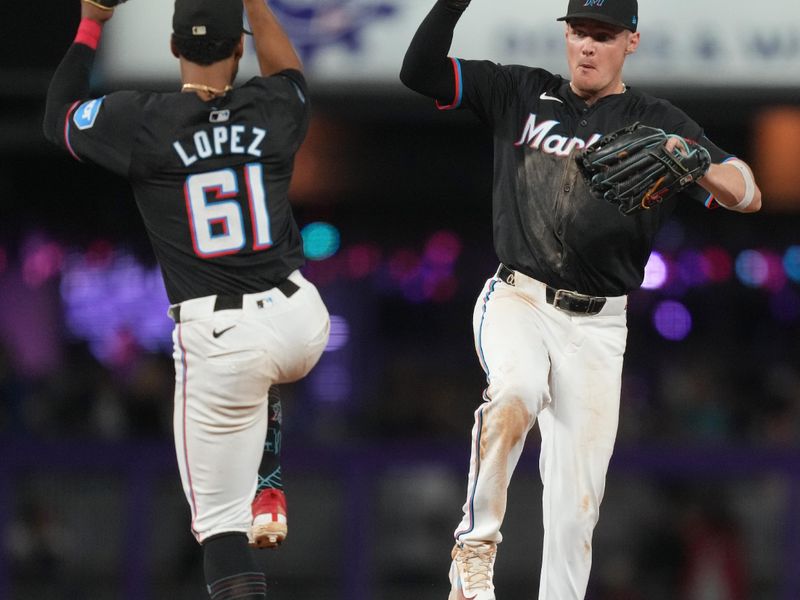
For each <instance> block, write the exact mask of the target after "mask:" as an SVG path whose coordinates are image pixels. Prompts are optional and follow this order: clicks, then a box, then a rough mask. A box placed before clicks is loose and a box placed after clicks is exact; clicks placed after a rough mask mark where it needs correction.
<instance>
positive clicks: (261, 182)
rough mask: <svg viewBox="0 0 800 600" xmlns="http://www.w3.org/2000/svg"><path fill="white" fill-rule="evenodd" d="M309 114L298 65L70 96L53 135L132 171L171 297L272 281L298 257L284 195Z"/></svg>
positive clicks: (234, 290) (90, 156)
mask: <svg viewBox="0 0 800 600" xmlns="http://www.w3.org/2000/svg"><path fill="white" fill-rule="evenodd" d="M308 121H309V103H308V100H307V96H306V82H305V79H304V77H303V75H302V74H301V73H300V72H299V71H294V70H287V71H283V72H281V73H278V74H277V75H274V76H271V77H255V78H253V79H251V80H250V81H248V82H247V83H245V84H244V85H242V86H240V87H236V88H234V89H233V90H232V91H230V92H228V93H227V94H226V95H224V96H222V97H219V98H215V99H213V100H211V101H209V102H204V101H203V100H202V99H201V98H200V97H198V95H197V94H195V93H180V92H175V93H153V92H134V91H122V92H115V93H112V94H109V95H107V96H104V97H102V98H96V99H90V100H85V101H77V102H75V103H74V104H73V105H72V106H71V107H70V108H69V109H68V110H67V111H66V114H65V118H64V121H63V124H62V126H63V136H62V138H61V139H60V140H59V141H60V142H61V143H62V144H63V145H65V146H66V148H67V149H68V150H69V151H70V152H71V153H72V154H73V155H74V156H75V157H76V158H78V159H79V160H87V161H90V162H93V163H96V164H98V165H100V166H102V167H105V168H107V169H109V170H111V171H113V172H115V173H117V174H119V175H122V176H124V177H126V178H127V179H129V180H130V182H131V185H132V187H133V192H134V196H135V198H136V203H137V205H138V208H139V211H140V213H141V215H142V218H143V220H144V223H145V226H146V229H147V233H148V235H149V237H150V240H151V242H152V245H153V249H154V251H155V254H156V258H157V259H158V262H159V264H160V266H161V269H162V272H163V275H164V281H165V284H166V288H167V295H168V296H169V299H170V301H171V302H172V303H178V302H181V301H183V300H186V299H189V298H196V297H200V296H208V295H211V294H241V293H250V292H257V291H260V290H264V289H268V288H270V287H272V286H273V285H275V284H276V283H278V282H280V281H281V280H283V279H285V278H286V276H287V275H289V273H291V272H292V271H294V270H295V269H297V268H298V267H300V266H301V265H302V264H303V263H304V256H303V247H302V238H301V236H300V233H299V231H298V228H297V225H296V223H295V220H294V218H293V216H292V212H291V207H290V205H289V201H288V198H287V193H288V189H289V182H290V179H291V176H292V170H293V165H294V156H295V153H296V152H297V150H298V148H299V147H300V143H301V142H302V140H303V138H304V137H305V134H306V131H307V128H308Z"/></svg>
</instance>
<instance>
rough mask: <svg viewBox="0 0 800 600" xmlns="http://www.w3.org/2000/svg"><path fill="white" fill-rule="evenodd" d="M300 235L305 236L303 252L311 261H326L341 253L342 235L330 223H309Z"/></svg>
mask: <svg viewBox="0 0 800 600" xmlns="http://www.w3.org/2000/svg"><path fill="white" fill-rule="evenodd" d="M300 233H301V235H302V236H303V252H305V255H306V258H308V259H309V260H325V259H326V258H330V257H331V256H333V255H334V254H336V253H337V252H338V251H339V246H340V244H341V235H340V234H339V230H338V229H336V227H334V226H333V225H331V224H330V223H324V222H322V221H317V222H315V223H309V224H308V225H306V226H305V227H303V229H302V231H301V232H300Z"/></svg>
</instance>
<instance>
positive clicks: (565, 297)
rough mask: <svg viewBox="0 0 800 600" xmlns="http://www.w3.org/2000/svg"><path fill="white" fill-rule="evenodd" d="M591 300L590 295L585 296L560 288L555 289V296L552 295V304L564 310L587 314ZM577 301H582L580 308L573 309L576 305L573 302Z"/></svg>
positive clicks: (590, 306) (590, 307)
mask: <svg viewBox="0 0 800 600" xmlns="http://www.w3.org/2000/svg"><path fill="white" fill-rule="evenodd" d="M592 300H593V297H592V296H587V295H584V294H581V293H579V292H573V291H572V290H564V289H561V290H556V293H555V296H553V306H555V307H556V308H557V309H559V310H563V311H566V312H571V313H574V314H582V315H588V314H590V311H591V310H592V304H593V302H592ZM577 302H582V303H583V309H582V310H575V308H576V307H575V306H574V304H575V303H577Z"/></svg>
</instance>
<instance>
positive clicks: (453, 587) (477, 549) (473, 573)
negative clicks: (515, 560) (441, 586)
mask: <svg viewBox="0 0 800 600" xmlns="http://www.w3.org/2000/svg"><path fill="white" fill-rule="evenodd" d="M450 555H451V556H452V557H453V562H452V564H451V565H450V596H448V600H495V597H494V583H493V581H492V579H493V577H494V558H495V556H496V555H497V544H495V543H494V542H465V543H464V544H461V545H459V544H456V545H455V546H453V551H452V552H451V554H450Z"/></svg>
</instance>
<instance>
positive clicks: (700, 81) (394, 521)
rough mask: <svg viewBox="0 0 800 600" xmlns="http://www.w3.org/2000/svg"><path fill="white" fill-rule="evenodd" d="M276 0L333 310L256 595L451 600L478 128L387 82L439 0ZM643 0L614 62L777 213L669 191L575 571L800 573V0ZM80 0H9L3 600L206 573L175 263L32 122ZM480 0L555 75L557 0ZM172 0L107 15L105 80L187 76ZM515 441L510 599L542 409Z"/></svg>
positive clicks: (102, 594) (160, 586)
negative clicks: (182, 465)
mask: <svg viewBox="0 0 800 600" xmlns="http://www.w3.org/2000/svg"><path fill="white" fill-rule="evenodd" d="M272 4H273V6H274V9H275V10H276V11H277V12H278V14H279V15H280V16H281V18H282V19H283V20H284V22H285V23H286V25H287V27H288V28H289V29H290V32H291V34H292V36H293V38H294V40H295V42H296V44H297V45H298V47H299V48H300V49H301V51H302V53H303V57H304V59H305V62H306V65H307V73H308V77H309V80H310V83H311V86H312V90H313V91H314V96H313V101H314V107H315V108H314V119H313V123H312V127H311V130H310V133H309V136H308V140H307V142H306V144H305V146H304V147H303V150H302V151H301V153H300V156H299V157H298V163H297V170H296V177H295V182H294V187H293V201H294V203H295V205H296V210H297V213H296V214H297V217H298V220H299V223H300V225H301V227H303V233H304V239H305V244H306V251H307V254H308V257H309V259H310V260H309V263H308V266H307V268H306V269H305V273H306V275H307V276H308V277H309V278H310V279H312V280H313V281H314V282H315V283H316V284H317V285H318V286H319V288H320V290H321V292H322V294H323V297H324V298H325V300H326V302H327V304H328V306H329V308H330V311H331V313H332V315H333V333H332V337H331V344H330V347H329V348H328V351H327V352H326V353H325V355H324V356H323V359H322V361H321V363H320V364H319V366H318V367H317V368H316V370H315V371H314V372H313V374H312V375H311V376H310V377H309V378H308V379H307V380H306V381H304V382H302V383H301V384H298V385H296V386H291V387H287V388H286V389H284V415H285V421H284V429H283V441H284V474H285V477H284V479H285V481H286V487H287V493H288V497H289V516H290V524H291V527H290V534H289V537H288V539H287V542H286V543H285V545H284V547H283V548H282V549H281V550H280V551H278V552H268V551H264V552H262V553H260V554H259V558H260V560H263V562H264V565H265V568H266V569H267V572H268V577H269V580H270V581H271V586H272V587H271V594H270V598H272V599H274V600H283V599H289V598H291V599H292V600H305V599H314V600H319V599H326V600H327V599H331V600H393V599H399V598H408V597H414V598H417V599H418V600H428V599H430V600H433V599H441V598H444V597H445V596H446V593H447V587H448V586H447V575H446V573H447V568H448V564H449V551H450V547H451V537H450V536H451V531H452V528H453V527H454V526H455V524H456V522H457V520H458V518H459V515H460V512H459V509H460V505H461V502H462V498H463V496H464V493H465V475H466V468H467V460H468V450H469V449H468V444H469V438H468V432H469V429H470V427H471V423H472V412H473V410H474V408H475V406H476V404H477V403H478V402H479V400H480V394H481V390H482V385H483V377H482V373H481V371H480V368H479V366H478V363H477V361H476V359H475V357H474V351H473V344H472V338H471V330H470V327H471V325H470V323H471V311H472V306H473V303H474V300H475V297H476V294H477V293H478V292H479V290H480V287H481V284H482V282H483V281H484V279H485V278H486V277H488V276H489V275H490V274H491V273H492V272H493V270H494V269H495V268H496V259H495V258H494V255H493V252H492V244H491V225H490V181H491V147H490V141H489V137H488V135H487V134H486V133H485V132H484V131H483V130H482V129H481V128H480V127H479V126H478V124H477V122H476V120H475V119H473V118H471V117H470V116H469V115H466V114H447V115H440V114H437V113H436V111H435V110H434V109H433V107H432V106H431V104H430V103H429V102H428V101H426V100H425V99H423V98H420V97H417V96H415V95H413V94H412V93H410V92H408V91H407V90H405V89H403V88H402V87H401V86H400V84H399V82H398V81H397V72H398V70H399V65H400V62H401V60H402V55H403V53H404V50H405V47H406V46H407V43H408V41H409V40H410V37H411V35H412V34H413V31H414V29H415V28H416V25H417V24H418V23H419V21H420V20H421V19H422V18H423V16H424V14H425V13H426V11H427V8H428V6H429V5H430V4H431V0H316V1H315V0H273V1H272ZM640 4H641V8H640V15H641V23H642V26H641V31H642V36H643V38H642V40H643V41H642V48H641V50H640V52H639V55H637V56H635V57H633V58H632V59H631V60H629V66H628V67H627V68H626V81H627V83H629V84H631V85H634V86H639V87H642V88H644V89H647V90H648V91H651V92H654V93H656V94H658V95H661V96H663V97H666V98H668V99H670V100H672V101H673V102H674V103H675V104H677V105H678V106H680V107H681V108H683V109H684V110H686V111H687V112H688V113H689V114H690V115H692V116H693V117H694V118H695V119H696V120H698V121H699V122H700V123H701V124H703V125H704V126H705V128H706V131H707V133H708V135H709V136H710V137H711V138H712V139H713V140H715V141H716V142H717V143H718V144H719V145H720V146H722V147H723V148H725V149H727V150H729V151H731V152H733V153H735V154H737V155H739V156H741V157H742V158H744V159H745V160H747V161H749V162H750V163H751V164H752V165H754V167H755V168H756V174H757V178H758V180H759V183H760V185H761V188H762V190H763V192H764V206H765V208H764V210H763V211H762V212H761V213H759V214H757V215H755V216H741V215H735V214H731V213H729V212H726V211H722V210H718V211H714V212H709V211H706V210H705V209H703V208H702V207H700V206H690V205H684V206H681V207H680V209H679V210H678V212H677V215H676V216H675V217H674V218H673V220H672V221H671V223H670V224H669V225H668V226H667V227H666V228H665V229H664V231H663V234H662V235H661V236H660V237H659V239H658V242H657V244H656V249H655V252H654V253H653V255H652V258H651V261H650V264H649V265H648V269H647V277H646V280H645V284H644V286H643V289H642V290H641V291H639V292H637V293H635V294H633V295H632V296H631V299H630V313H629V327H630V337H629V343H628V351H627V359H626V367H625V375H624V390H623V401H622V415H621V426H620V434H619V439H618V443H617V451H616V454H615V458H614V460H613V462H612V466H611V472H610V475H609V483H608V488H607V494H606V500H605V502H604V505H603V511H602V518H601V520H600V525H599V527H598V530H597V533H596V539H595V559H594V561H595V562H594V569H593V575H592V580H591V584H590V591H589V596H588V598H590V600H640V599H641V600H644V599H647V600H660V599H664V600H675V599H679V600H744V599H755V600H761V599H765V600H769V599H776V600H797V599H798V598H800V569H798V568H797V565H798V564H800V510H798V506H800V348H799V347H798V345H799V342H798V340H800V233H798V232H800V167H799V166H798V165H800V144H798V141H797V140H798V139H800V18H798V17H800V13H798V8H797V4H796V3H795V2H794V1H793V0H764V1H762V2H759V3H748V4H741V5H739V4H738V3H737V4H736V5H734V4H732V3H730V2H725V1H723V0H704V1H703V2H702V3H698V2H691V1H690V0H671V1H670V2H668V3H666V2H654V1H651V0H643V1H642V2H641V3H640ZM77 5H78V2H77V0H75V1H74V2H73V1H72V0H70V2H59V3H54V2H48V3H45V4H44V5H43V4H41V3H39V4H36V3H28V4H25V3H23V4H19V3H17V4H14V5H8V6H4V13H12V12H13V20H12V19H11V17H12V15H11V14H8V17H9V18H8V19H6V20H5V22H6V23H12V22H13V23H17V24H21V25H20V26H19V28H17V29H16V31H14V32H12V31H11V29H12V28H13V27H9V28H8V33H7V35H4V36H2V39H0V46H2V50H3V51H2V52H0V74H2V81H3V82H4V85H3V86H2V87H1V88H0V101H2V111H0V157H1V159H0V177H1V178H2V183H3V187H4V190H5V192H4V193H3V198H2V206H3V209H2V220H0V297H1V298H2V310H1V311H0V398H2V400H1V401H0V434H2V435H1V436H0V549H1V552H0V598H8V599H13V600H39V599H44V598H48V599H69V600H83V599H91V600H106V599H109V600H110V599H115V600H151V599H152V600H156V599H158V600H162V599H163V600H167V599H169V600H182V599H197V598H203V597H205V592H204V590H203V589H202V585H201V582H202V575H201V570H200V566H201V565H200V562H199V559H200V553H199V552H198V550H197V548H196V547H195V546H194V542H193V540H192V538H191V536H190V535H189V532H188V520H189V518H188V510H187V508H186V506H185V502H184V500H183V497H182V493H181V491H180V484H179V480H178V475H177V469H176V464H175V460H174V457H173V450H172V443H171V404H172V386H173V377H174V375H173V371H172V362H171V357H170V352H171V349H170V331H171V321H169V319H168V318H167V316H166V308H167V301H166V297H165V294H164V291H163V286H162V284H161V279H160V274H159V272H158V269H157V267H156V265H155V264H154V261H153V257H152V254H151V251H150V249H149V246H148V243H147V240H146V238H145V235H144V231H143V227H142V225H141V223H140V220H139V216H138V213H137V210H136V208H135V205H134V203H133V201H132V198H131V195H130V192H129V190H128V188H127V186H126V184H125V183H124V182H122V181H120V180H118V179H116V178H114V177H112V176H110V175H108V174H106V173H104V172H101V171H100V170H98V169H95V168H93V167H91V166H87V165H81V164H77V163H74V162H73V161H72V160H71V159H69V158H68V157H67V156H65V155H63V154H60V153H58V152H57V151H56V150H55V149H54V148H51V147H49V146H48V145H47V144H46V142H45V141H44V139H43V137H42V134H41V127H40V123H41V117H42V112H43V100H44V94H45V91H46V86H47V83H48V81H49V78H50V76H51V74H52V71H53V70H54V68H55V67H56V65H57V64H58V62H59V60H60V58H61V56H62V54H63V52H64V51H65V49H66V48H67V46H68V45H69V43H70V41H71V39H72V37H73V35H74V31H75V28H76V26H77V22H78V6H77ZM473 5H474V6H473V7H472V8H471V10H470V12H469V13H468V14H467V16H466V17H465V19H464V21H463V22H462V24H461V26H460V27H459V30H458V35H457V38H456V44H455V53H456V54H458V55H460V56H463V57H467V58H492V59H495V60H497V61H499V62H520V63H525V64H534V65H541V66H545V67H547V68H549V69H551V70H553V71H556V72H562V73H563V72H564V70H565V65H564V62H563V59H562V56H563V44H562V41H561V37H560V36H561V28H560V26H559V25H557V24H555V23H554V22H553V19H555V18H556V17H558V16H560V15H561V14H563V9H564V5H565V2H561V1H559V2H556V1H554V0H548V1H547V2H533V1H530V0H504V1H503V2H488V1H487V0H475V2H474V3H473ZM12 6H13V9H12ZM171 6H172V3H171V2H167V0H134V2H131V3H129V4H126V5H125V6H124V7H122V9H120V10H119V14H118V15H116V17H115V19H114V22H113V23H112V26H111V27H110V28H109V31H108V32H107V33H106V36H105V38H104V40H103V43H102V45H101V54H102V56H103V60H102V61H101V64H100V65H99V66H100V69H99V70H98V74H97V78H96V81H95V89H96V91H97V93H98V94H101V93H103V92H105V91H107V90H109V89H116V88H118V87H123V86H134V87H149V88H156V89H165V90H172V89H176V81H177V77H178V73H177V64H176V63H175V62H174V61H173V59H172V58H171V57H170V55H169V53H168V46H167V40H168V34H169V23H170V15H171ZM45 13H46V14H45ZM26 24H27V25H26ZM34 24H35V26H34ZM14 27H16V26H14ZM252 64H253V57H252V53H251V55H250V56H248V58H247V61H246V62H245V66H244V68H243V72H242V74H240V80H241V79H243V78H244V77H247V76H248V74H249V72H252V68H253V67H252ZM529 446H530V448H529V450H528V452H527V453H526V455H525V456H524V457H523V459H522V461H521V464H520V467H519V470H518V473H517V476H516V477H515V479H514V481H513V483H512V486H511V490H510V501H509V510H508V516H507V522H506V526H505V540H504V542H503V544H502V546H501V548H500V555H499V560H498V564H497V569H496V582H497V587H498V597H499V598H523V597H525V598H531V597H534V596H535V589H536V585H537V580H538V575H539V560H540V550H541V541H540V538H541V524H540V509H541V507H540V499H539V498H540V491H541V490H540V487H541V484H540V483H539V479H538V473H537V466H536V465H537V447H538V444H537V434H536V431H535V430H534V432H532V434H531V436H530V444H529Z"/></svg>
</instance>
